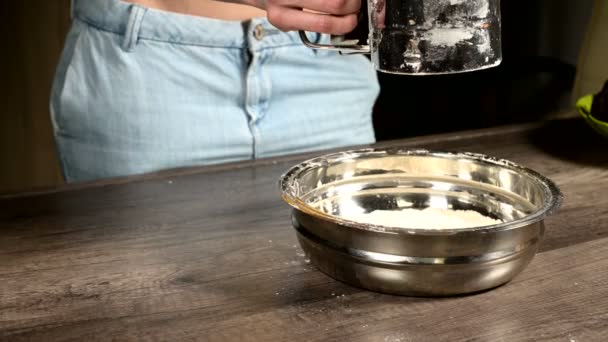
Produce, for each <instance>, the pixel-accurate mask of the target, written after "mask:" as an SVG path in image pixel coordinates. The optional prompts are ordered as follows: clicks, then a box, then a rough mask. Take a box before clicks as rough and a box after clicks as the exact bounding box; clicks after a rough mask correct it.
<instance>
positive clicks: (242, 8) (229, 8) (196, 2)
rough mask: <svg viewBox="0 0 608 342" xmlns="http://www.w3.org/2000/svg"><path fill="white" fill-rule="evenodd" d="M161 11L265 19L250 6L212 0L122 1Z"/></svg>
mask: <svg viewBox="0 0 608 342" xmlns="http://www.w3.org/2000/svg"><path fill="white" fill-rule="evenodd" d="M123 1H126V2H132V3H136V4H139V5H142V6H145V7H149V8H154V9H158V10H162V11H169V12H175V13H181V14H188V15H195V16H201V17H208V18H215V19H223V20H248V19H251V18H254V17H265V16H266V12H265V11H264V10H262V9H259V8H255V7H252V6H247V5H241V4H235V3H228V2H221V1H214V0H177V1H176V0H123Z"/></svg>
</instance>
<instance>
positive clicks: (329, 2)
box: [266, 0, 361, 15]
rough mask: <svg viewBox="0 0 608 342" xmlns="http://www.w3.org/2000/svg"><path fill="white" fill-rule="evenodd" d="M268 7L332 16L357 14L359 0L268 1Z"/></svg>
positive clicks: (359, 6) (359, 5)
mask: <svg viewBox="0 0 608 342" xmlns="http://www.w3.org/2000/svg"><path fill="white" fill-rule="evenodd" d="M266 6H267V7H268V6H278V7H290V8H303V9H305V10H308V11H314V12H321V13H327V14H333V15H348V14H357V13H358V12H359V10H360V9H361V0H268V2H267V5H266Z"/></svg>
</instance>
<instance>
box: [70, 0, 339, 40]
mask: <svg viewBox="0 0 608 342" xmlns="http://www.w3.org/2000/svg"><path fill="white" fill-rule="evenodd" d="M72 15H73V16H74V18H77V19H79V20H81V21H83V22H85V23H87V24H89V25H91V26H93V27H95V28H97V29H99V30H103V31H108V32H113V33H115V34H118V35H125V36H128V35H132V34H135V35H136V36H137V37H135V38H136V40H137V39H147V40H155V41H160V42H168V43H175V44H184V45H200V46H209V47H223V48H246V47H247V48H250V49H255V50H259V49H264V48H273V47H281V46H289V45H302V43H301V41H300V37H299V35H298V33H297V32H287V33H286V32H281V31H279V30H278V29H277V28H276V27H274V26H273V25H272V24H270V23H269V22H268V20H267V19H266V18H253V19H251V20H248V21H245V22H241V21H229V20H219V19H213V18H205V17H198V16H191V15H185V14H179V13H173V12H167V11H161V10H156V9H152V8H146V7H142V6H139V5H137V4H132V3H128V2H123V1H121V0H73V3H72ZM134 26H137V27H136V29H135V28H134ZM322 36H326V35H322ZM309 38H310V39H311V40H315V41H321V40H325V39H322V37H321V35H315V34H309ZM324 38H326V39H327V38H328V37H324Z"/></svg>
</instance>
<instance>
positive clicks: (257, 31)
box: [253, 24, 265, 40]
mask: <svg viewBox="0 0 608 342" xmlns="http://www.w3.org/2000/svg"><path fill="white" fill-rule="evenodd" d="M264 34H265V32H264V26H262V24H258V25H256V26H255V28H254V29H253V37H254V38H255V39H257V40H262V38H264Z"/></svg>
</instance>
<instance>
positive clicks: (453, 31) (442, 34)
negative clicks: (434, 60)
mask: <svg viewBox="0 0 608 342" xmlns="http://www.w3.org/2000/svg"><path fill="white" fill-rule="evenodd" d="M474 32H475V31H474V29H472V28H467V27H462V28H441V27H436V28H434V29H432V30H429V31H428V32H427V39H428V40H429V41H430V42H431V43H432V44H433V45H439V46H454V45H456V44H457V43H460V42H462V41H464V40H468V39H471V38H473V35H474Z"/></svg>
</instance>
